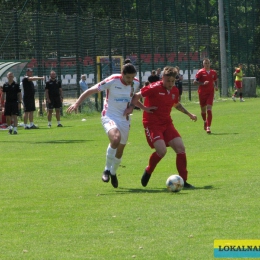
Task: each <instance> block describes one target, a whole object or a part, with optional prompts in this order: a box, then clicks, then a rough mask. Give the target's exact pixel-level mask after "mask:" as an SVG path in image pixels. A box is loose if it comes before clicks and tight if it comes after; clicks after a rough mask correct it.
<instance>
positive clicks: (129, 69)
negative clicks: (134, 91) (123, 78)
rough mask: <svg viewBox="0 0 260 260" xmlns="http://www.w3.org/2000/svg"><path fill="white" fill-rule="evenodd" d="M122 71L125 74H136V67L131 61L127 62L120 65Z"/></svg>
mask: <svg viewBox="0 0 260 260" xmlns="http://www.w3.org/2000/svg"><path fill="white" fill-rule="evenodd" d="M122 73H123V74H124V75H125V74H136V68H135V66H134V65H133V64H132V63H127V64H125V65H124V66H123V67H122Z"/></svg>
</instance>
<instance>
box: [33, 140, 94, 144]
mask: <svg viewBox="0 0 260 260" xmlns="http://www.w3.org/2000/svg"><path fill="white" fill-rule="evenodd" d="M92 141H94V140H50V141H43V142H41V141H38V142H34V143H35V144H71V143H86V142H92Z"/></svg>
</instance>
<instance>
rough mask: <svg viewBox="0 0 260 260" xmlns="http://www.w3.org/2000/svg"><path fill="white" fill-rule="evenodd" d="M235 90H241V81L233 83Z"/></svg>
mask: <svg viewBox="0 0 260 260" xmlns="http://www.w3.org/2000/svg"><path fill="white" fill-rule="evenodd" d="M235 88H242V81H241V80H236V81H235Z"/></svg>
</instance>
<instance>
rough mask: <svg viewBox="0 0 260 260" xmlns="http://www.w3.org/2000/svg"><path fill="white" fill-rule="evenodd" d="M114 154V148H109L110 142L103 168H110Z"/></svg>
mask: <svg viewBox="0 0 260 260" xmlns="http://www.w3.org/2000/svg"><path fill="white" fill-rule="evenodd" d="M115 155H116V149H113V148H111V147H110V144H109V145H108V147H107V154H106V166H105V170H110V168H111V166H112V163H113V160H114V158H115Z"/></svg>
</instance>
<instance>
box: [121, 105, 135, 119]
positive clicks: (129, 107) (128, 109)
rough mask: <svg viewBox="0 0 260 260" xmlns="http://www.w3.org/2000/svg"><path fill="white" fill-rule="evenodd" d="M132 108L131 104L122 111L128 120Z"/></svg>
mask: <svg viewBox="0 0 260 260" xmlns="http://www.w3.org/2000/svg"><path fill="white" fill-rule="evenodd" d="M133 110H134V108H133V107H132V106H129V105H128V106H127V108H126V109H125V111H124V114H123V116H125V117H126V119H127V120H129V115H130V114H132V113H133Z"/></svg>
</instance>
